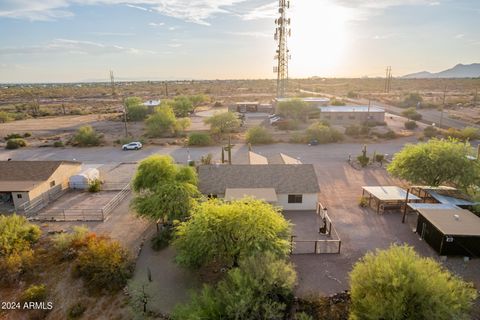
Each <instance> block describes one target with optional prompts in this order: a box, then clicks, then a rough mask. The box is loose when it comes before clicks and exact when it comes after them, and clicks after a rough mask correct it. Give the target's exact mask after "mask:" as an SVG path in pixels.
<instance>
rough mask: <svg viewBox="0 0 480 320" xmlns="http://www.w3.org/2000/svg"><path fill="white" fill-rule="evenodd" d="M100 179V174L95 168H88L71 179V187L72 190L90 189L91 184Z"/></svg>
mask: <svg viewBox="0 0 480 320" xmlns="http://www.w3.org/2000/svg"><path fill="white" fill-rule="evenodd" d="M98 179H100V172H99V171H98V169H95V168H88V169H85V170H83V171H81V172H80V173H79V174H76V175H74V176H71V177H70V180H69V185H70V188H71V189H81V190H85V189H88V186H89V185H90V183H92V182H93V181H95V180H98Z"/></svg>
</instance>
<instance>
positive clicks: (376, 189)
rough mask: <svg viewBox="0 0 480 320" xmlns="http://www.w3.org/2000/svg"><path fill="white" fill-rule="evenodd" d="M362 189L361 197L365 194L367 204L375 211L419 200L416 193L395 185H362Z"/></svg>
mask: <svg viewBox="0 0 480 320" xmlns="http://www.w3.org/2000/svg"><path fill="white" fill-rule="evenodd" d="M362 189H363V190H362V198H365V197H366V195H365V194H367V197H368V206H369V207H372V205H373V208H375V209H376V211H377V213H380V211H381V212H382V213H383V212H385V211H387V210H397V209H401V208H402V206H403V205H404V204H406V203H408V202H417V201H421V199H420V198H419V197H417V196H416V195H413V194H410V193H409V192H408V191H405V190H403V189H402V188H400V187H397V186H364V187H362Z"/></svg>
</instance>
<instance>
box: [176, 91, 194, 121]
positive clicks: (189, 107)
mask: <svg viewBox="0 0 480 320" xmlns="http://www.w3.org/2000/svg"><path fill="white" fill-rule="evenodd" d="M172 107H173V111H174V112H175V115H176V116H177V117H188V115H189V114H190V112H193V109H194V107H193V103H192V100H190V99H189V98H188V97H185V96H180V97H176V98H175V99H174V100H173V102H172Z"/></svg>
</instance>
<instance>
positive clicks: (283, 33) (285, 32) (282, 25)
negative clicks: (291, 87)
mask: <svg viewBox="0 0 480 320" xmlns="http://www.w3.org/2000/svg"><path fill="white" fill-rule="evenodd" d="M289 8H290V1H289V0H279V1H278V13H279V14H280V17H279V18H278V19H275V36H274V38H275V40H276V41H277V44H278V45H277V51H276V54H275V59H276V60H277V65H276V66H275V67H273V72H275V73H277V98H282V97H284V96H285V92H286V91H287V85H288V60H290V58H291V56H290V52H289V50H288V46H287V39H288V37H290V35H291V31H292V30H291V28H290V18H287V9H289Z"/></svg>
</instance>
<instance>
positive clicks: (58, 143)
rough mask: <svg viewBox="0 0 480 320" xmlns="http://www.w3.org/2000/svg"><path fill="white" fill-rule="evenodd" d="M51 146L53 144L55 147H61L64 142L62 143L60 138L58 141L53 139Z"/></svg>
mask: <svg viewBox="0 0 480 320" xmlns="http://www.w3.org/2000/svg"><path fill="white" fill-rule="evenodd" d="M53 146H54V147H55V148H63V147H65V144H64V143H63V141H62V140H59V141H55V142H54V143H53Z"/></svg>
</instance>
